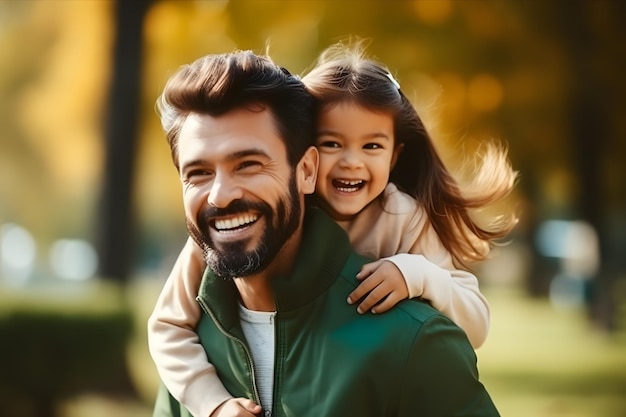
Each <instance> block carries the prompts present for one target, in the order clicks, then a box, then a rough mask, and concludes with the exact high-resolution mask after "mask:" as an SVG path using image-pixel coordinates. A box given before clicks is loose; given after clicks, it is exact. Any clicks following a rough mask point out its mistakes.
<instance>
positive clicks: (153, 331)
mask: <svg viewBox="0 0 626 417" xmlns="http://www.w3.org/2000/svg"><path fill="white" fill-rule="evenodd" d="M204 269H205V264H204V259H203V257H202V252H201V250H200V248H199V247H198V246H197V245H196V244H195V243H194V242H193V240H191V239H188V240H187V243H186V244H185V247H184V248H183V250H182V252H181V253H180V255H179V256H178V259H177V260H176V263H175V264H174V268H173V269H172V272H171V273H170V276H169V277H168V279H167V281H166V282H165V285H164V287H163V290H162V291H161V294H160V295H159V298H158V300H157V302H156V306H155V308H154V311H153V312H152V315H151V316H150V318H149V319H148V346H149V349H150V354H151V355H152V359H153V360H154V362H155V364H156V367H157V370H158V372H159V376H160V377H161V380H162V381H163V383H164V384H165V386H166V387H167V389H168V390H169V391H170V393H171V394H172V396H174V397H175V398H176V399H177V400H179V401H180V402H181V403H182V404H184V405H185V406H186V407H187V408H188V409H189V411H190V412H191V414H192V415H194V416H198V417H208V416H210V415H211V413H213V412H214V411H215V410H216V409H217V408H218V407H219V406H220V405H221V404H222V403H224V402H225V401H227V400H228V399H231V398H232V396H231V395H230V394H229V393H228V391H226V389H225V388H224V385H223V384H222V383H221V381H220V380H219V378H218V376H217V374H216V371H215V368H214V367H213V365H211V364H210V363H209V362H208V360H207V356H206V353H205V351H204V348H203V347H202V346H201V345H200V342H199V339H198V335H197V334H196V332H195V328H196V325H197V323H198V320H199V319H200V314H201V312H200V306H199V305H198V303H197V302H196V296H197V293H198V288H199V286H200V281H201V278H202V275H203V273H204Z"/></svg>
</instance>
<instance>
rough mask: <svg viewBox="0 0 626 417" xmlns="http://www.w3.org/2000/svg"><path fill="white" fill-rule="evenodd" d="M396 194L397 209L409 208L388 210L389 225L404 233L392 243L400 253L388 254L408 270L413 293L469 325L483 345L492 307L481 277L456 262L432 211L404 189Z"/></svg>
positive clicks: (477, 343) (470, 334) (474, 338)
mask: <svg viewBox="0 0 626 417" xmlns="http://www.w3.org/2000/svg"><path fill="white" fill-rule="evenodd" d="M390 197H395V199H394V200H390V201H392V202H393V203H394V204H395V205H394V206H392V207H391V210H395V212H396V213H399V212H404V213H406V214H405V215H397V214H386V213H385V217H387V220H386V222H385V223H386V224H387V226H388V229H387V230H389V231H390V232H391V231H392V232H393V233H395V234H397V236H398V237H396V239H399V242H394V241H390V243H391V244H389V243H387V246H392V249H395V252H392V253H395V255H392V254H389V253H388V255H391V256H389V257H388V258H386V259H388V260H389V261H391V262H393V263H394V264H395V265H396V266H397V267H398V269H400V271H401V272H402V275H403V276H404V279H405V281H406V284H407V288H408V290H409V297H410V298H416V297H419V298H422V299H424V300H427V301H428V302H430V304H431V305H432V306H433V307H435V308H436V309H437V310H439V311H441V312H442V313H443V314H445V315H446V316H447V317H448V318H450V319H451V320H452V321H454V322H455V323H456V324H457V325H458V326H459V327H461V328H462V329H463V330H464V331H465V333H466V334H467V337H468V338H469V340H470V342H471V344H472V346H473V347H474V348H475V349H477V348H479V347H480V346H481V345H482V344H483V343H484V342H485V339H486V338H487V334H488V333H489V326H490V311H489V303H488V302H487V299H486V298H485V296H484V295H483V294H482V293H481V292H480V289H479V286H478V279H477V278H476V276H475V275H474V274H472V273H471V272H468V271H464V270H460V269H458V268H457V267H456V266H455V264H454V262H453V260H452V255H451V254H450V252H448V250H447V249H446V248H445V246H444V245H443V243H442V242H441V239H440V238H439V235H438V234H437V232H436V231H435V229H434V228H433V226H432V224H431V223H430V221H429V219H428V216H427V215H426V213H425V212H424V211H423V209H421V208H420V207H419V206H417V205H415V202H414V200H412V198H411V197H409V196H406V195H404V194H402V193H395V194H391V196H390ZM409 208H410V210H409ZM393 212H394V211H392V213H393ZM389 226H390V227H389ZM386 238H387V239H388V240H389V239H391V237H389V236H387V237H386Z"/></svg>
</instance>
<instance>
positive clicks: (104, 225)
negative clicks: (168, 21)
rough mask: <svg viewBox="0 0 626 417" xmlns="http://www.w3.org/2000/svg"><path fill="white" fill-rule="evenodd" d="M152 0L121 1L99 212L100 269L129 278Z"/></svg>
mask: <svg viewBox="0 0 626 417" xmlns="http://www.w3.org/2000/svg"><path fill="white" fill-rule="evenodd" d="M151 3H152V2H151V0H137V1H123V0H120V1H118V2H117V3H116V7H115V18H114V24H115V25H116V31H115V41H114V44H113V59H112V62H113V75H112V80H111V87H110V96H109V99H108V110H107V119H106V125H105V140H106V155H105V158H106V159H105V164H104V175H103V186H102V194H101V202H100V205H99V210H100V211H99V216H98V217H97V221H96V222H97V227H98V231H97V235H98V242H97V245H98V253H99V257H100V266H99V267H100V271H99V273H100V275H101V276H102V277H103V278H106V279H112V280H116V281H121V282H124V281H126V280H127V279H128V276H129V273H130V270H131V266H132V264H133V257H134V248H135V227H134V220H135V219H134V215H133V212H134V210H133V204H132V201H133V195H132V194H133V183H134V182H133V180H132V179H133V178H134V171H135V161H136V144H137V139H138V126H139V115H140V112H139V106H140V96H141V91H140V90H141V88H140V87H141V63H142V49H143V48H142V43H143V20H144V16H145V14H146V12H147V10H148V8H149V6H150V4H151Z"/></svg>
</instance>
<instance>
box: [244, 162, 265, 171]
mask: <svg viewBox="0 0 626 417" xmlns="http://www.w3.org/2000/svg"><path fill="white" fill-rule="evenodd" d="M261 166H262V164H261V162H259V161H244V162H242V163H241V164H239V169H240V170H242V169H243V170H248V169H255V168H259V167H261Z"/></svg>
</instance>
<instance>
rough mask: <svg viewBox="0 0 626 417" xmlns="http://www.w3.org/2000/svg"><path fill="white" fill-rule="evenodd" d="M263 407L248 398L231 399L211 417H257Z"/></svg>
mask: <svg viewBox="0 0 626 417" xmlns="http://www.w3.org/2000/svg"><path fill="white" fill-rule="evenodd" d="M260 413H261V406H260V405H258V404H257V403H255V402H254V401H252V400H249V399H247V398H231V399H229V400H226V401H224V402H223V403H222V404H221V405H220V406H219V407H217V408H216V409H215V411H213V412H212V413H211V415H210V417H255V416H257V415H260Z"/></svg>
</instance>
